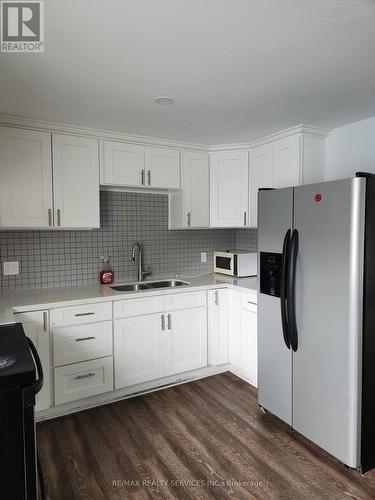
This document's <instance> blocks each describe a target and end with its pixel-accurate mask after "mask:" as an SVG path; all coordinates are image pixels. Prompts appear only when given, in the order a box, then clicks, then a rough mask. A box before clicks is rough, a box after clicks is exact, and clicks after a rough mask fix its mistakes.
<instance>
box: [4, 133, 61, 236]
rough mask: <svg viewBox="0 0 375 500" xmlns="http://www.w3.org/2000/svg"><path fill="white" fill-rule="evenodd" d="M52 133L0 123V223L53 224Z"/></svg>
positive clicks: (45, 226)
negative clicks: (0, 124)
mask: <svg viewBox="0 0 375 500" xmlns="http://www.w3.org/2000/svg"><path fill="white" fill-rule="evenodd" d="M52 218H53V201H52V165H51V134H48V133H47V132H35V131H33V130H22V129H16V128H8V127H0V224H1V227H4V228H7V227H13V228H17V227H29V228H47V227H48V226H49V225H52V224H53V219H52Z"/></svg>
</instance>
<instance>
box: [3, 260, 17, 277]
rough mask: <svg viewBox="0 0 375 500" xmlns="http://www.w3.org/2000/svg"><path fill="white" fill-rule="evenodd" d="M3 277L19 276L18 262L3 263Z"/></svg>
mask: <svg viewBox="0 0 375 500" xmlns="http://www.w3.org/2000/svg"><path fill="white" fill-rule="evenodd" d="M3 270H4V276H13V275H15V274H20V267H19V263H18V262H4V263H3Z"/></svg>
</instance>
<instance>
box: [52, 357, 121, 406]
mask: <svg viewBox="0 0 375 500" xmlns="http://www.w3.org/2000/svg"><path fill="white" fill-rule="evenodd" d="M112 390H113V358H112V356H108V357H107V358H99V359H93V360H91V361H85V362H83V363H75V364H73V365H67V366H61V367H58V368H55V403H56V404H62V403H68V402H70V401H76V400H77V399H84V398H87V397H89V396H95V395H97V394H102V393H103V392H108V391H112Z"/></svg>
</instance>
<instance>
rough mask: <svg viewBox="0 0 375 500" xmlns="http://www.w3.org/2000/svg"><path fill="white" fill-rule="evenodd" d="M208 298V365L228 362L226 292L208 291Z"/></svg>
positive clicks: (222, 290) (224, 290)
mask: <svg viewBox="0 0 375 500" xmlns="http://www.w3.org/2000/svg"><path fill="white" fill-rule="evenodd" d="M207 298H208V364H209V365H213V366H217V365H223V364H225V363H228V362H229V317H228V313H229V311H228V290H226V289H225V288H223V289H220V290H210V291H209V292H208V294H207Z"/></svg>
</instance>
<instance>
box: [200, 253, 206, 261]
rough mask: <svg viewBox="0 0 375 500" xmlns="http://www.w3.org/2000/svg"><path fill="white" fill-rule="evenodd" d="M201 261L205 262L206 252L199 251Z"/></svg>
mask: <svg viewBox="0 0 375 500" xmlns="http://www.w3.org/2000/svg"><path fill="white" fill-rule="evenodd" d="M201 262H204V263H206V262H207V252H201Z"/></svg>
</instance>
